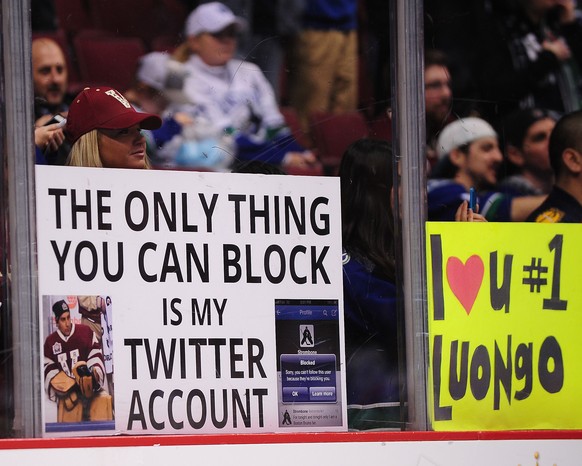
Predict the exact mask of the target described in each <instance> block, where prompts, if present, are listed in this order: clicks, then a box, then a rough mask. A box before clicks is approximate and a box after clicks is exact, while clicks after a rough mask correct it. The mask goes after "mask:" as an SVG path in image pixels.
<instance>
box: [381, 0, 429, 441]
mask: <svg viewBox="0 0 582 466" xmlns="http://www.w3.org/2000/svg"><path fill="white" fill-rule="evenodd" d="M389 5H390V31H391V37H390V40H391V44H390V50H391V60H392V62H391V82H392V99H393V105H392V111H393V119H392V124H393V131H392V134H393V135H394V138H393V149H394V154H395V156H396V158H397V159H398V160H399V161H400V169H401V178H400V179H401V189H400V195H399V204H400V207H401V218H402V229H401V243H402V258H403V261H402V262H403V265H402V275H403V276H402V283H403V289H404V309H405V311H404V314H405V322H404V328H405V336H406V374H407V385H406V386H407V399H408V422H409V425H408V428H409V429H412V430H427V429H428V428H429V423H428V416H427V402H426V399H427V398H426V389H427V382H426V379H427V367H428V363H427V361H428V359H427V330H426V328H427V324H426V322H427V318H426V315H427V301H426V275H425V254H424V251H425V248H424V240H425V224H424V223H425V220H426V211H427V207H426V160H425V140H426V136H425V133H426V128H425V107H424V76H423V70H424V34H423V31H424V29H423V27H424V25H423V2H422V0H391V1H390V4H389Z"/></svg>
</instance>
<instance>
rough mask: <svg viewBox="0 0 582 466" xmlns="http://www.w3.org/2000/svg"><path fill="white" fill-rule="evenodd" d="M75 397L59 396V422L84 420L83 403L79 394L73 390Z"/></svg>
mask: <svg viewBox="0 0 582 466" xmlns="http://www.w3.org/2000/svg"><path fill="white" fill-rule="evenodd" d="M73 394H74V395H75V398H76V400H75V401H73V400H72V398H73V397H69V396H67V397H65V398H59V399H58V401H57V421H58V422H81V421H82V420H83V403H80V402H79V399H78V398H77V394H76V393H74V392H73Z"/></svg>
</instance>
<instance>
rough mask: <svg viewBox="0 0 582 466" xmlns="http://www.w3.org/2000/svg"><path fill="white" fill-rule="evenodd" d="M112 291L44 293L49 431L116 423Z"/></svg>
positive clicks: (104, 427)
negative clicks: (102, 294) (106, 292)
mask: <svg viewBox="0 0 582 466" xmlns="http://www.w3.org/2000/svg"><path fill="white" fill-rule="evenodd" d="M111 310H112V300H111V297H109V296H43V299H42V328H43V335H42V338H43V339H44V345H43V356H44V360H43V365H44V374H43V376H44V391H45V399H44V421H45V432H46V433H59V432H75V431H83V432H92V431H96V430H98V431H101V430H113V429H114V428H115V421H114V409H113V395H114V393H113V333H112V332H113V327H112V319H111V317H112V314H111Z"/></svg>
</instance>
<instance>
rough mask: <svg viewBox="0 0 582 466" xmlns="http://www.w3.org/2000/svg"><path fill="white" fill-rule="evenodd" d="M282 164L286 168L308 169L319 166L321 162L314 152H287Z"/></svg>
mask: <svg viewBox="0 0 582 466" xmlns="http://www.w3.org/2000/svg"><path fill="white" fill-rule="evenodd" d="M282 163H283V166H284V167H297V168H307V167H314V166H317V165H318V164H319V160H317V157H316V156H315V154H314V153H313V152H312V151H310V150H306V151H304V152H287V154H285V158H284V159H283V162H282Z"/></svg>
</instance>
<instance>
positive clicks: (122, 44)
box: [73, 36, 146, 93]
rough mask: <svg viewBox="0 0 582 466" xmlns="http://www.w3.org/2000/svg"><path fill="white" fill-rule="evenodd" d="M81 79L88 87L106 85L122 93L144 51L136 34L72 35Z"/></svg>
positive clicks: (132, 77)
mask: <svg viewBox="0 0 582 466" xmlns="http://www.w3.org/2000/svg"><path fill="white" fill-rule="evenodd" d="M73 44H74V48H75V54H76V56H77V60H78V62H79V70H80V72H81V79H82V81H83V82H84V83H86V85H87V86H96V85H106V86H110V87H113V88H115V89H117V90H118V91H120V92H122V93H123V92H125V91H126V90H127V88H129V87H130V85H131V83H132V81H133V79H134V75H135V71H136V68H137V63H138V60H139V58H140V57H141V56H142V55H144V54H145V53H146V49H145V45H144V43H143V42H142V41H141V39H138V38H137V37H107V36H105V37H82V36H78V37H75V39H74V41H73Z"/></svg>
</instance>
